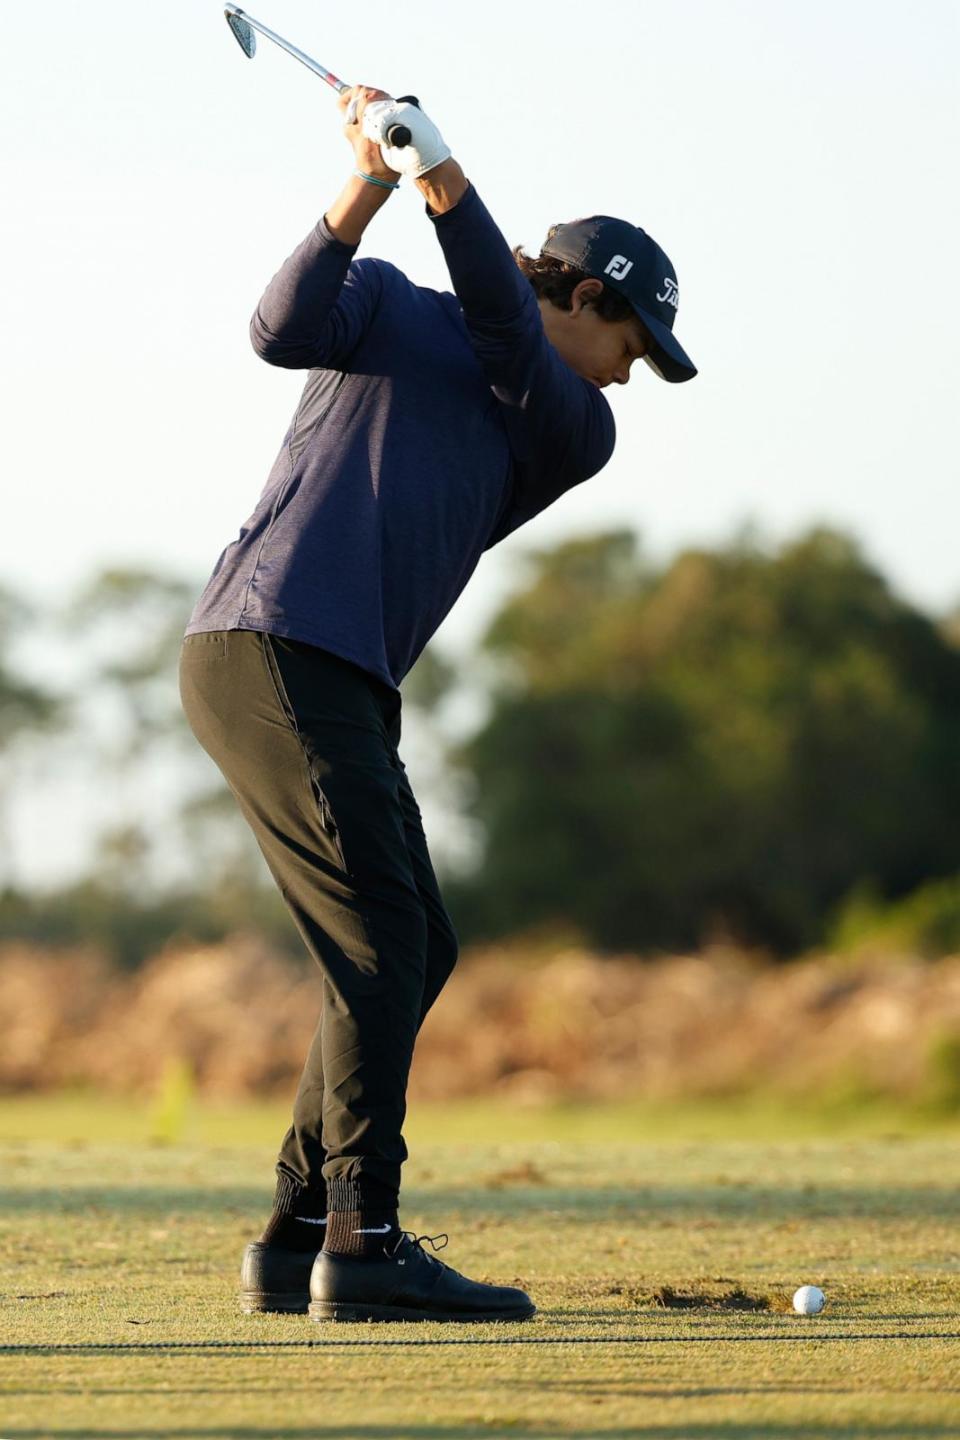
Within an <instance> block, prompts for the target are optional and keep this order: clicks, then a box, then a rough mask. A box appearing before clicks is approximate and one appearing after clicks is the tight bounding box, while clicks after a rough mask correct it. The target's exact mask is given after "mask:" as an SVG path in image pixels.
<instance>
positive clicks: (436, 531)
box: [186, 185, 615, 688]
mask: <svg viewBox="0 0 960 1440" xmlns="http://www.w3.org/2000/svg"><path fill="white" fill-rule="evenodd" d="M427 213H428V215H430V219H431V220H432V222H433V225H434V226H435V228H436V233H437V238H438V240H439V242H440V245H441V247H442V249H443V253H444V257H445V260H446V263H447V267H448V270H449V272H450V278H451V280H452V283H453V288H454V291H455V294H450V293H448V292H439V291H435V290H430V289H426V288H424V287H421V286H418V285H414V284H412V283H411V282H410V281H409V280H408V279H407V277H406V275H404V274H403V273H402V271H400V270H399V269H398V268H397V267H396V266H395V265H392V264H390V263H389V262H388V261H385V260H377V259H373V258H366V257H364V258H362V259H359V260H355V259H353V256H354V255H355V253H356V249H357V247H356V246H355V245H353V246H351V245H347V244H345V243H343V242H342V241H340V240H337V239H335V238H334V236H333V235H332V233H331V232H330V230H329V229H328V228H327V225H326V223H325V221H324V220H322V219H321V220H320V221H319V222H318V223H317V225H315V226H314V228H313V230H311V232H310V234H309V235H307V237H306V238H305V239H304V240H303V241H302V243H301V244H300V245H298V246H297V248H296V250H294V252H293V254H292V255H291V256H290V257H289V258H288V259H287V260H286V261H285V263H284V264H283V266H282V267H281V269H280V270H279V271H278V272H277V274H276V275H275V276H274V277H273V279H272V280H271V282H270V284H269V285H268V286H267V289H266V291H265V293H264V295H263V298H262V299H261V301H260V303H259V305H258V306H257V309H256V312H255V314H254V316H253V318H252V320H251V322H250V334H251V339H252V342H253V346H254V349H255V350H256V352H257V354H258V355H260V356H262V358H263V359H264V360H266V361H267V362H268V363H269V364H271V365H281V366H283V367H285V368H286V369H291V370H306V371H308V372H309V373H308V375H307V380H306V384H305V386H304V389H303V394H302V395H301V398H300V403H299V405H298V406H297V409H296V412H295V414H294V416H293V419H292V420H291V422H290V426H289V428H288V430H287V433H286V436H285V437H284V441H283V446H282V448H281V450H280V453H279V455H278V456H277V459H276V461H275V463H274V465H273V468H272V469H271V471H270V474H269V476H268V478H267V482H266V485H265V486H264V488H263V492H262V493H261V495H260V499H259V501H258V503H257V506H256V508H255V510H254V512H253V514H252V515H251V516H250V518H249V519H248V520H246V521H245V522H244V524H243V525H242V526H241V528H240V533H239V535H238V537H237V539H236V540H233V541H232V542H231V543H230V544H229V545H228V546H227V547H226V549H225V550H224V551H223V553H222V554H221V555H220V558H219V560H218V561H217V563H216V566H215V568H214V571H213V574H212V575H211V577H210V580H209V581H208V583H207V585H206V587H205V589H204V591H203V593H202V595H201V596H200V598H199V600H198V601H197V604H196V606H195V607H194V610H193V613H192V615H191V616H190V620H189V622H188V625H187V632H186V633H187V634H193V633H195V632H197V631H202V630H233V629H241V630H268V631H272V632H274V633H275V634H279V635H285V636H287V637H289V638H291V639H296V640H305V641H307V642H308V643H310V644H313V645H319V646H321V647H322V648H324V649H326V650H331V651H333V652H334V653H335V654H337V655H340V656H341V657H342V658H344V659H346V660H350V661H353V663H354V664H356V665H359V666H361V667H362V668H363V669H365V670H368V671H370V672H371V673H372V674H374V675H376V676H377V677H378V678H379V679H380V680H382V681H384V682H386V683H387V684H388V685H390V686H391V687H393V688H397V687H399V685H400V682H401V680H402V679H403V677H404V675H406V673H407V672H408V670H409V669H410V668H411V666H412V665H413V663H414V661H415V660H416V659H417V656H418V655H419V654H420V652H421V650H422V649H423V648H424V646H425V645H426V643H427V641H428V640H429V639H430V637H431V635H433V634H434V632H435V631H436V629H437V628H438V626H439V625H440V623H441V621H442V620H443V619H444V617H445V616H446V614H447V613H448V611H449V610H450V609H451V607H452V606H453V604H454V602H455V600H456V599H457V596H458V595H459V594H460V592H461V591H462V590H463V588H464V586H465V585H466V583H467V581H468V580H469V578H470V576H471V575H472V573H473V571H474V569H475V568H476V565H477V562H478V561H479V559H480V556H481V554H482V553H483V551H484V550H487V549H489V548H490V547H491V546H493V545H495V544H496V543H497V542H498V541H499V540H502V539H503V538H504V536H505V535H509V534H510V532H511V531H512V530H515V529H517V527H518V526H520V525H523V524H524V523H525V522H526V521H527V520H529V519H531V517H532V516H534V515H536V514H537V513H538V512H539V511H541V510H543V509H544V508H545V507H546V506H548V505H550V504H551V503H552V501H554V500H556V499H557V498H558V496H560V495H562V494H563V493H564V491H566V490H569V489H570V488H571V487H572V486H574V485H577V484H579V483H580V482H581V481H583V480H587V479H589V477H590V476H591V475H595V474H596V473H597V471H598V470H600V469H602V467H603V466H604V465H605V464H606V463H607V461H608V460H609V458H610V456H611V454H612V452H613V446H614V439H615V433H614V423H613V415H612V412H611V410H610V406H609V403H608V401H607V400H606V398H605V397H604V395H603V394H602V393H601V392H600V390H599V388H598V387H597V386H595V385H592V384H591V383H590V382H589V381H587V380H584V379H582V378H581V377H580V376H578V375H577V374H576V373H575V372H574V371H573V370H572V369H571V368H570V367H569V366H568V365H567V364H566V363H565V362H564V361H563V360H561V359H560V356H559V354H558V353H557V351H556V350H555V349H554V347H553V346H552V345H551V344H550V342H549V341H548V340H547V338H546V335H545V333H544V329H543V323H542V320H541V316H540V309H539V305H538V303H537V299H536V296H535V294H534V292H533V288H532V286H531V285H530V282H529V281H528V280H527V279H525V277H524V276H523V275H522V274H521V272H520V271H519V269H518V268H517V265H516V262H515V260H514V259H513V256H512V254H511V253H510V248H509V246H508V245H507V243H506V241H505V239H504V237H503V235H502V234H501V233H500V231H499V229H498V228H497V226H496V224H495V223H494V221H493V219H492V218H491V216H490V214H489V212H488V211H487V209H486V207H485V206H484V204H483V201H482V200H481V199H480V196H479V195H478V194H477V191H476V190H475V189H474V187H473V186H472V185H470V186H468V188H467V191H466V193H465V194H464V195H463V197H462V198H461V200H460V201H459V203H458V204H457V205H455V206H454V208H453V209H452V210H448V211H447V212H446V213H445V214H442V215H433V214H431V212H430V211H429V209H428V210H427Z"/></svg>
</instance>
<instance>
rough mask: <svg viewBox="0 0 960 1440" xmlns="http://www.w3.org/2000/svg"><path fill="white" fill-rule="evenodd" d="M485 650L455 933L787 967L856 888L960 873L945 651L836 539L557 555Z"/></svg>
mask: <svg viewBox="0 0 960 1440" xmlns="http://www.w3.org/2000/svg"><path fill="white" fill-rule="evenodd" d="M483 649H484V652H485V653H486V654H487V655H488V656H490V657H493V658H495V659H496V661H497V662H498V667H499V676H500V678H499V680H498V682H497V685H496V689H495V693H494V702H493V707H492V710H491V713H490V715H489V718H488V720H487V722H486V723H485V725H484V726H483V728H482V729H481V730H480V731H479V732H478V733H477V734H476V735H474V736H473V737H471V738H470V739H469V740H468V741H467V742H466V743H465V744H463V745H462V746H461V747H460V749H459V751H458V754H457V757H456V758H457V760H458V762H459V764H460V765H461V766H463V767H465V768H466V769H467V770H468V771H469V772H471V773H472V775H473V792H472V799H471V805H470V808H471V812H472V814H473V815H474V817H475V819H476V820H477V821H478V822H479V823H480V824H481V826H482V828H483V832H484V835H485V847H484V854H483V860H482V864H481V866H480V868H479V870H478V872H477V873H476V874H475V875H474V876H473V877H472V878H471V879H470V880H469V882H464V883H462V884H461V885H460V886H459V887H457V888H456V889H455V890H454V891H453V892H452V893H451V894H450V895H449V900H450V903H451V908H452V909H454V911H455V916H454V918H455V919H457V918H459V917H467V921H468V924H467V926H466V928H467V929H468V930H469V931H470V932H472V933H476V934H484V935H488V936H493V935H498V934H502V933H506V932H507V931H510V930H512V929H514V928H516V927H517V926H528V925H537V924H548V923H550V924H555V925H559V926H564V927H567V928H570V927H572V928H573V929H575V930H577V931H579V932H580V933H583V934H584V935H585V936H586V937H587V938H588V939H589V940H590V941H592V942H593V943H595V944H597V945H600V946H602V947H608V948H619V947H624V948H626V947H638V946H646V947H675V946H689V945H694V944H697V943H698V942H701V941H702V940H704V939H705V938H707V937H709V936H711V935H714V934H717V933H723V934H727V935H732V936H733V937H735V938H737V939H740V940H743V941H746V942H749V943H754V944H762V945H765V946H768V947H770V948H772V949H774V950H775V951H777V952H780V953H789V952H792V951H795V950H797V949H800V948H802V947H804V946H807V945H809V944H812V943H815V942H817V941H818V940H819V939H820V938H821V937H822V936H823V934H824V931H825V927H826V926H827V924H828V921H829V918H830V916H831V915H832V913H833V911H834V908H835V907H836V906H837V904H838V903H839V902H840V901H841V900H842V898H843V897H844V896H845V895H846V894H847V893H848V892H849V891H850V889H851V888H852V887H853V886H854V885H856V884H858V883H863V882H864V881H869V882H870V883H871V884H872V885H873V887H874V888H875V889H876V891H877V892H878V893H879V894H882V895H885V896H888V897H897V896H900V895H903V894H905V893H907V892H908V891H909V890H910V889H912V888H913V887H915V886H916V885H917V884H919V883H920V882H921V881H923V880H925V879H927V878H928V877H931V876H937V875H945V874H949V873H951V872H952V871H955V870H956V869H957V868H960V829H958V827H957V825H956V814H957V810H958V803H960V760H958V756H960V751H958V747H957V742H956V736H957V734H958V733H960V652H958V651H957V649H956V648H955V647H954V646H952V645H951V644H950V643H949V641H948V640H947V638H946V637H945V636H944V634H943V633H941V631H939V630H938V628H937V626H936V625H935V624H934V623H933V622H932V621H931V620H930V619H929V618H928V617H926V616H924V615H922V614H920V613H919V612H918V611H916V610H915V609H913V608H912V607H911V606H910V605H908V604H907V603H906V602H905V601H903V600H902V599H899V598H898V597H897V596H895V595H894V594H892V593H891V591H890V589H889V587H888V586H887V584H886V582H885V581H884V580H883V578H882V577H881V576H880V575H879V574H877V573H876V572H875V571H874V570H873V569H872V568H871V567H870V565H869V564H868V563H867V562H866V561H865V559H864V558H863V556H862V555H861V553H860V552H859V550H858V548H857V546H856V544H855V543H854V542H853V541H852V540H850V539H849V538H848V537H845V536H843V535H840V534H837V533H835V532H832V531H829V530H825V529H820V530H815V531H813V532H811V533H810V534H808V535H806V536H805V537H803V538H802V539H800V540H799V541H797V542H795V543H793V544H790V545H787V546H785V547H783V548H782V549H781V550H780V551H779V552H778V553H773V554H770V553H766V552H765V551H764V550H763V549H762V547H761V546H760V545H759V544H757V543H756V542H755V541H752V540H750V539H749V538H745V539H742V540H740V541H738V542H736V543H734V544H732V545H731V546H730V547H728V548H727V549H726V550H723V551H719V552H716V553H711V552H707V551H702V550H690V551H686V552H684V553H683V554H681V555H680V556H678V557H677V558H676V559H675V560H674V561H673V562H672V563H671V564H669V565H667V566H666V567H662V568H660V569H657V568H656V567H652V566H650V565H649V564H647V563H646V562H644V560H643V559H642V557H641V556H640V555H639V554H638V551H637V546H636V541H635V539H634V537H632V535H630V534H629V532H625V531H616V532H613V533H610V534H603V535H598V536H591V537H587V538H585V539H577V540H574V541H569V542H567V543H565V544H562V545H560V546H559V547H557V548H556V549H555V550H552V551H548V552H542V553H540V554H538V555H536V556H535V569H534V576H533V579H532V583H531V584H530V585H529V586H528V588H526V589H525V590H524V591H523V592H522V593H520V594H518V595H516V596H514V597H513V598H512V599H511V600H510V601H508V603H507V604H506V605H505V606H504V608H503V609H502V610H501V612H500V614H499V615H497V617H496V618H495V619H494V621H493V623H492V624H491V626H490V627H489V630H488V632H487V634H486V636H485V637H484V642H483ZM461 928H462V929H463V928H464V927H463V926H461Z"/></svg>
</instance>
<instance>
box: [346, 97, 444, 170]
mask: <svg viewBox="0 0 960 1440" xmlns="http://www.w3.org/2000/svg"><path fill="white" fill-rule="evenodd" d="M393 125H406V127H407V129H408V130H409V131H410V144H409V145H404V146H398V145H388V144H387V143H386V135H387V132H388V130H389V129H390V127H391V126H393ZM363 133H364V135H366V136H367V137H368V139H370V140H376V141H377V142H378V143H379V145H380V154H381V155H382V156H383V163H384V164H385V165H389V166H390V169H391V170H397V171H398V172H399V173H400V174H401V175H409V177H410V178H411V179H412V180H416V179H418V178H419V177H420V176H421V175H426V173H427V171H428V170H432V169H433V168H434V166H435V165H439V164H440V163H441V162H442V161H443V160H447V159H449V157H450V155H451V153H452V152H451V150H450V146H449V145H448V144H447V143H446V142H445V140H444V138H443V136H442V135H441V134H440V131H439V130H438V129H437V127H436V125H434V123H433V121H432V120H431V119H430V117H429V116H428V115H424V113H423V111H422V110H421V109H420V107H419V105H411V104H410V102H409V101H407V100H402V101H401V100H371V102H370V104H369V105H367V106H366V108H365V109H364V112H363Z"/></svg>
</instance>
